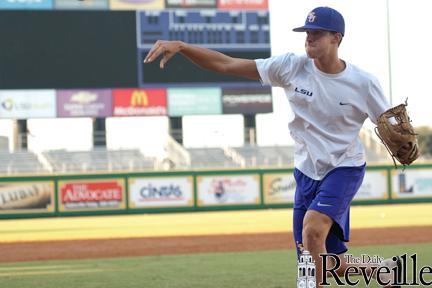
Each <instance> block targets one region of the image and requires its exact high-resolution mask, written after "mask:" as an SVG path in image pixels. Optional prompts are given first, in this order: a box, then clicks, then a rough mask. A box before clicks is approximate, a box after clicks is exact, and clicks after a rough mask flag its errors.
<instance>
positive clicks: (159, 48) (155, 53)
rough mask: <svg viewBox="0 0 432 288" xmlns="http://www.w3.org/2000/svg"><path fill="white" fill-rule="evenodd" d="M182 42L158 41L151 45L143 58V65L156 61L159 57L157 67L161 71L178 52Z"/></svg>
mask: <svg viewBox="0 0 432 288" xmlns="http://www.w3.org/2000/svg"><path fill="white" fill-rule="evenodd" d="M182 45H183V42H181V41H163V40H158V41H156V43H155V44H154V45H153V47H152V48H151V50H150V51H149V53H148V54H147V56H146V57H145V58H144V63H150V62H153V61H154V60H156V59H157V58H158V57H159V56H160V55H162V59H161V61H160V63H159V67H160V68H161V69H163V68H164V67H165V64H166V63H167V62H168V61H169V60H170V59H171V58H172V57H173V56H174V55H175V54H176V53H177V52H179V51H180V49H181V47H182Z"/></svg>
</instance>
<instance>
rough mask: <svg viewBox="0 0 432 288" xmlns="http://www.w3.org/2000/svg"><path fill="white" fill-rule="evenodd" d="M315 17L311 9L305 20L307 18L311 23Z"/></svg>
mask: <svg viewBox="0 0 432 288" xmlns="http://www.w3.org/2000/svg"><path fill="white" fill-rule="evenodd" d="M315 18H316V15H315V12H314V11H312V12H310V13H309V14H308V17H307V20H308V22H309V23H311V22H314V21H315Z"/></svg>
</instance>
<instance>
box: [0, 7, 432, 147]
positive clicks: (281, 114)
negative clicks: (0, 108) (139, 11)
mask: <svg viewBox="0 0 432 288" xmlns="http://www.w3.org/2000/svg"><path fill="white" fill-rule="evenodd" d="M269 1H270V3H269V5H270V7H269V9H270V29H271V31H270V33H271V51H272V55H280V54H284V53H287V52H294V53H297V54H304V39H305V34H304V33H295V32H292V28H294V27H297V26H301V25H303V23H304V20H305V18H306V16H307V14H308V12H309V11H310V10H312V9H313V8H315V7H317V6H330V7H333V8H335V9H337V10H339V11H340V12H341V13H342V14H343V15H344V18H345V22H346V33H345V37H344V40H343V42H342V45H341V47H340V50H339V56H340V58H342V59H344V60H345V61H348V62H350V63H352V64H354V65H356V66H358V67H360V68H362V69H363V70H366V71H368V72H370V73H372V74H374V75H375V76H376V77H377V78H378V79H379V81H380V83H381V86H382V87H383V90H384V92H385V94H386V96H387V98H388V100H389V102H391V103H392V104H393V106H395V105H397V104H400V103H402V102H404V101H405V99H406V98H407V97H408V104H409V106H408V111H409V113H410V115H411V118H412V120H413V124H414V126H423V125H427V126H432V116H431V113H430V107H432V95H431V93H430V92H429V89H428V82H429V81H430V76H429V75H430V74H429V73H430V72H429V69H430V67H432V58H431V57H430V56H429V51H430V49H431V47H432V38H431V37H430V36H429V35H428V33H429V29H428V28H430V27H432V26H431V25H430V21H429V20H428V18H429V16H428V14H427V12H428V11H432V1H430V0H409V1H408V0H397V1H396V0H388V2H387V0H362V1H358V0H319V1H318V0H269ZM387 5H388V8H389V10H388V11H389V13H388V15H389V18H387ZM387 20H388V21H387ZM388 23H389V25H388ZM388 27H390V30H388ZM388 31H389V33H388ZM388 35H390V37H388ZM389 39H390V41H389ZM389 47H390V48H389ZM389 64H390V65H389ZM167 69H169V66H168V68H167ZM390 95H391V97H390ZM273 110H274V112H273V113H270V114H260V115H257V118H256V119H257V121H256V124H257V144H258V145H262V146H266V145H291V144H293V141H292V139H291V138H290V136H289V131H288V121H289V119H290V117H291V110H290V108H289V105H288V101H287V99H286V97H285V95H284V93H283V91H282V89H280V88H273ZM91 125H92V122H91V119H86V118H84V119H31V120H29V121H28V127H29V130H30V131H31V135H30V137H29V149H31V150H35V151H40V150H45V149H62V148H64V149H67V150H88V149H91V146H92V140H91V137H92V135H91V134H92V132H91ZM106 126H107V130H108V135H107V144H108V148H110V149H119V148H137V147H142V148H144V147H145V150H147V152H148V153H150V154H155V155H157V154H159V153H163V143H164V141H166V135H165V134H166V133H167V131H168V119H167V118H166V117H131V118H109V119H107V125H106ZM365 126H366V127H368V128H372V127H373V126H372V124H371V123H370V122H369V123H366V124H365ZM14 129H15V127H14V125H13V121H11V120H0V135H3V136H7V137H9V138H11V139H12V135H13V132H14ZM183 130H184V134H183V135H184V145H185V146H186V147H215V146H219V147H220V146H225V145H227V146H241V145H243V117H242V116H240V115H223V116H215V115H212V116H185V117H184V119H183ZM136 131H142V133H136ZM54 135H55V136H54ZM149 136H151V137H149ZM12 146H13V145H12V141H11V144H10V148H12Z"/></svg>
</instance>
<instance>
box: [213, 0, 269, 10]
mask: <svg viewBox="0 0 432 288" xmlns="http://www.w3.org/2000/svg"><path fill="white" fill-rule="evenodd" d="M217 6H218V8H219V9H240V10H243V9H250V10H255V9H256V10H268V0H218V1H217Z"/></svg>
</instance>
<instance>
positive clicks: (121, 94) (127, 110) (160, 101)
mask: <svg viewBox="0 0 432 288" xmlns="http://www.w3.org/2000/svg"><path fill="white" fill-rule="evenodd" d="M112 93H113V115H114V116H164V115H166V114H167V96H166V90H165V89H114V90H113V91H112Z"/></svg>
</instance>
